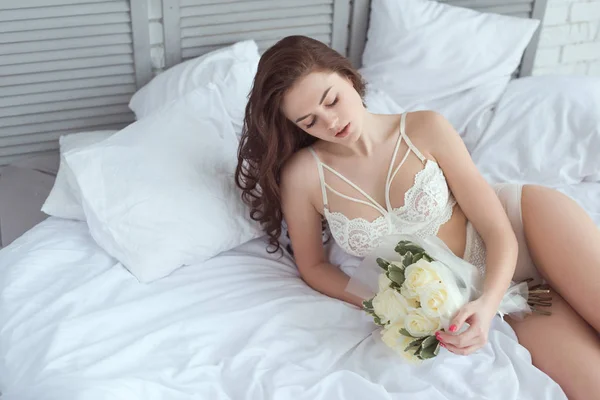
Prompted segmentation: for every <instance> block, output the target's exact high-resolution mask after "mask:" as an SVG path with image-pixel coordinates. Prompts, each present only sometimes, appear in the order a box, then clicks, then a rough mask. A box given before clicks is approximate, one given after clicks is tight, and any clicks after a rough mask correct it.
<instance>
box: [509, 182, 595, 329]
mask: <svg viewBox="0 0 600 400" xmlns="http://www.w3.org/2000/svg"><path fill="white" fill-rule="evenodd" d="M521 204H522V219H523V229H524V232H525V238H526V241H527V248H528V250H529V254H530V255H531V258H532V260H533V262H534V264H535V266H536V267H537V270H538V272H539V273H540V274H541V275H542V276H543V277H544V279H546V281H547V282H548V283H549V284H550V286H552V288H554V289H555V290H556V291H557V292H558V293H559V294H560V295H561V296H562V297H563V298H564V299H565V300H566V301H567V302H568V303H569V305H570V306H571V307H572V308H574V309H575V311H576V312H577V313H579V315H581V316H582V317H583V318H584V319H585V320H586V321H587V322H588V323H589V324H590V325H592V326H593V327H594V329H596V331H600V229H598V227H596V225H595V224H594V222H593V221H592V219H591V218H590V217H589V216H588V215H587V213H586V212H585V211H584V210H583V209H582V208H581V207H579V205H578V204H577V203H576V202H575V201H574V200H572V199H571V198H569V197H567V196H565V195H563V194H562V193H560V192H557V191H555V190H552V189H549V188H545V187H542V186H528V185H527V186H524V187H523V195H522V199H521Z"/></svg>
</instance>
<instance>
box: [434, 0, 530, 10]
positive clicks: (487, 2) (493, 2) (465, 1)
mask: <svg viewBox="0 0 600 400" xmlns="http://www.w3.org/2000/svg"><path fill="white" fill-rule="evenodd" d="M439 1H440V2H441V3H448V4H452V5H453V6H457V7H465V8H471V9H478V8H482V7H487V6H498V5H514V4H532V0H439Z"/></svg>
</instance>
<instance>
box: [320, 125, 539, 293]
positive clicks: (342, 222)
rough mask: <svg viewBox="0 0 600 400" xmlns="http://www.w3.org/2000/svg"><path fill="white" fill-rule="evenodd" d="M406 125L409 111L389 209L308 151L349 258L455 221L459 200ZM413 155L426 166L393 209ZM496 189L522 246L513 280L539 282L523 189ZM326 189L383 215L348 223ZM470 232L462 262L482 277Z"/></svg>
mask: <svg viewBox="0 0 600 400" xmlns="http://www.w3.org/2000/svg"><path fill="white" fill-rule="evenodd" d="M405 126H406V113H404V114H402V116H401V120H400V135H399V136H398V140H397V143H396V147H395V148H394V153H393V155H392V160H391V162H390V167H389V169H388V173H387V178H386V185H385V203H386V204H385V207H384V206H382V205H381V204H379V203H378V202H377V201H375V200H374V199H373V198H372V197H371V196H369V195H368V194H367V193H366V192H365V191H363V190H362V189H361V188H360V187H358V186H357V185H355V184H354V183H353V182H351V181H350V180H349V179H347V178H346V177H344V176H343V175H342V174H340V173H339V172H337V171H336V170H335V169H333V168H331V167H330V166H328V165H327V164H325V163H323V162H322V161H321V160H320V158H319V156H318V155H317V153H316V152H315V150H314V149H313V148H312V147H309V150H310V152H311V153H312V155H313V156H314V158H315V160H316V162H317V165H318V171H319V179H320V182H321V192H322V195H323V205H324V212H323V214H324V216H325V219H326V220H327V223H328V225H329V229H330V231H331V235H332V237H333V238H334V240H335V241H336V243H337V244H338V245H339V246H340V247H341V248H342V249H343V250H344V251H346V252H347V253H349V254H351V255H354V256H357V257H365V256H366V255H367V254H369V253H370V252H371V251H372V250H373V249H374V248H376V247H377V246H378V245H379V243H380V242H381V240H382V238H383V237H384V236H386V235H388V234H415V235H418V236H421V237H426V236H429V235H437V233H438V230H439V229H440V227H441V226H442V225H443V224H445V223H446V222H448V220H450V218H451V217H452V211H453V209H454V205H455V204H456V200H455V199H454V196H453V195H452V192H451V191H450V189H449V187H448V183H447V181H446V178H445V176H444V173H443V171H442V169H441V168H440V166H439V165H438V164H437V163H436V162H435V161H433V160H429V159H426V158H425V157H424V156H423V154H421V152H420V151H419V150H418V149H417V148H416V147H415V146H414V145H413V143H412V142H411V141H410V139H409V138H408V136H407V135H406V132H405ZM402 140H404V141H405V142H406V144H407V146H408V150H407V151H406V153H405V154H404V157H403V158H402V160H401V161H400V163H399V164H398V166H397V167H396V168H395V169H394V171H393V172H392V168H393V166H394V164H395V162H396V157H397V154H398V149H399V148H400V144H401V143H402ZM411 151H412V152H413V153H414V154H415V155H416V156H417V157H418V158H419V159H420V160H421V162H422V163H423V165H424V167H423V169H422V170H421V171H419V172H418V173H417V174H416V175H415V178H414V183H413V186H412V187H410V188H409V189H408V190H407V191H406V193H405V195H404V205H402V206H401V207H397V208H393V207H392V206H391V202H390V186H391V183H392V181H393V179H394V177H395V176H396V174H397V173H398V171H399V169H400V167H401V166H402V165H403V164H404V162H405V161H406V159H407V157H408V155H409V154H410V152H411ZM325 169H326V170H328V171H329V172H331V173H333V174H334V175H336V176H337V177H339V178H340V179H341V180H343V181H344V182H346V183H347V184H348V185H350V186H351V187H352V188H354V189H355V190H356V191H357V192H358V193H360V194H361V195H363V196H364V197H365V198H366V199H367V200H368V201H365V200H361V199H356V198H353V197H350V196H346V195H345V194H342V193H340V192H338V191H337V190H335V189H333V188H332V187H331V186H330V185H329V184H327V182H325V174H324V170H325ZM493 188H494V189H495V191H496V194H497V195H498V197H499V198H500V201H501V203H502V205H503V206H504V209H505V211H506V213H507V215H508V217H509V219H510V222H511V224H512V227H513V230H514V231H515V234H516V236H517V240H518V242H519V255H518V261H517V269H516V272H515V279H517V278H518V279H519V280H520V279H525V278H528V277H532V278H534V279H535V280H536V281H539V280H540V279H541V278H540V276H539V274H538V272H537V270H536V268H535V266H534V264H533V261H532V259H531V256H530V254H529V250H528V248H527V244H526V241H525V234H524V230H523V222H522V219H521V194H522V185H518V184H497V185H493ZM327 190H329V191H331V192H332V193H334V194H336V195H338V196H340V197H343V198H345V199H348V200H351V201H354V202H357V203H361V204H364V205H367V206H369V207H372V208H374V209H376V210H377V211H379V212H380V213H381V216H380V217H378V218H376V219H375V220H373V221H368V220H366V219H364V218H352V219H350V218H348V217H346V216H345V215H344V214H342V213H341V212H337V211H331V210H330V209H329V203H328V201H327ZM466 232H467V233H466V246H465V252H464V255H463V258H464V259H465V260H466V261H468V262H470V263H471V264H473V265H475V266H476V267H477V268H478V269H479V271H480V272H481V273H482V274H484V273H485V261H486V250H485V244H484V242H483V240H482V238H481V236H480V235H479V234H478V233H477V231H476V230H475V227H474V226H473V225H472V224H471V223H470V222H468V223H467V229H466Z"/></svg>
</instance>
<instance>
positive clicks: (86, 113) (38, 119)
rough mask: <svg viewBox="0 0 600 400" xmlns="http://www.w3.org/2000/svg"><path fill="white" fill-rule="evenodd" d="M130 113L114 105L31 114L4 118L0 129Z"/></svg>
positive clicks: (126, 107) (122, 106) (118, 105)
mask: <svg viewBox="0 0 600 400" xmlns="http://www.w3.org/2000/svg"><path fill="white" fill-rule="evenodd" d="M130 112H131V111H130V110H129V107H128V106H127V104H116V105H110V106H106V107H92V108H82V109H77V110H63V111H54V112H50V113H39V114H32V115H29V116H27V118H23V117H22V116H20V115H19V116H16V117H6V118H2V119H0V129H5V128H8V127H17V126H27V125H31V124H41V123H48V122H54V121H67V120H72V119H81V118H89V117H99V116H105V115H115V114H129V113H130Z"/></svg>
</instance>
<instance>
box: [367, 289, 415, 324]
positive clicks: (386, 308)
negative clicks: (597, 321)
mask: <svg viewBox="0 0 600 400" xmlns="http://www.w3.org/2000/svg"><path fill="white" fill-rule="evenodd" d="M410 310H411V307H410V305H409V303H408V302H407V301H406V299H405V298H404V297H402V296H401V295H400V293H398V292H396V291H395V290H394V289H391V288H388V289H386V290H384V291H383V292H379V293H377V295H376V296H375V298H373V311H375V314H377V316H378V317H379V319H380V320H381V322H382V323H384V324H387V323H388V322H392V323H393V322H396V321H397V320H400V319H404V316H405V315H406V314H408V313H409V311H410Z"/></svg>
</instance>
